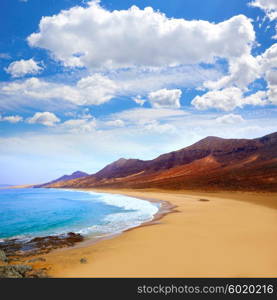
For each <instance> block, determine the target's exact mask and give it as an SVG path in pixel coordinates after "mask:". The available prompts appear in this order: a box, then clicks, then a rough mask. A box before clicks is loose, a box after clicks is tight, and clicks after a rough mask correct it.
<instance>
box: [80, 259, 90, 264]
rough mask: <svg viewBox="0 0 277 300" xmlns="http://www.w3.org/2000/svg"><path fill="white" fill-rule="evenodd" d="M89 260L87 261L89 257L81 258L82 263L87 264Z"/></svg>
mask: <svg viewBox="0 0 277 300" xmlns="http://www.w3.org/2000/svg"><path fill="white" fill-rule="evenodd" d="M87 262H88V261H87V259H86V258H81V259H80V263H81V264H86V263H87Z"/></svg>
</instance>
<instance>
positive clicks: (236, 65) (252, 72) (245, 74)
mask: <svg viewBox="0 0 277 300" xmlns="http://www.w3.org/2000/svg"><path fill="white" fill-rule="evenodd" d="M260 72H261V67H260V65H259V63H258V61H257V59H256V58H255V57H253V56H252V55H249V54H248V55H242V56H241V57H239V58H236V59H231V60H230V62H229V74H228V75H226V76H223V77H222V78H220V79H219V80H218V81H210V80H209V81H206V82H204V87H206V88H208V89H221V88H225V87H231V86H236V87H239V88H241V89H246V88H247V86H248V85H249V84H250V83H252V82H253V81H254V80H256V79H257V78H259V77H260V75H261V73H260Z"/></svg>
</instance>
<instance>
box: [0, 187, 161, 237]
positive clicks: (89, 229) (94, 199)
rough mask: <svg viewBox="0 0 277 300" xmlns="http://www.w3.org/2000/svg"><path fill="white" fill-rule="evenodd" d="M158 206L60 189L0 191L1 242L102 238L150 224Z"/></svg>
mask: <svg viewBox="0 0 277 300" xmlns="http://www.w3.org/2000/svg"><path fill="white" fill-rule="evenodd" d="M157 211H158V205H156V204H152V203H150V202H148V201H144V200H140V199H135V198H131V197H127V196H122V195H113V194H102V193H94V192H80V191H72V190H59V189H3V190H0V239H3V238H13V237H17V238H26V237H33V236H45V235H55V234H61V233H66V232H78V233H81V234H84V235H92V236H103V235H106V234H111V233H115V232H121V231H123V230H125V229H128V228H131V227H134V226H137V225H139V224H141V223H142V222H145V221H149V220H151V219H152V218H153V215H154V214H155V213H156V212H157Z"/></svg>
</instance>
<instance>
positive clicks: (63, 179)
mask: <svg viewBox="0 0 277 300" xmlns="http://www.w3.org/2000/svg"><path fill="white" fill-rule="evenodd" d="M88 175H89V174H87V173H85V172H81V171H76V172H74V173H72V174H71V175H63V176H61V177H59V178H57V179H55V180H53V181H50V182H47V183H43V184H39V185H35V186H34V187H35V188H41V187H48V186H50V185H52V184H56V183H59V182H66V181H68V180H72V179H77V178H82V177H85V176H88Z"/></svg>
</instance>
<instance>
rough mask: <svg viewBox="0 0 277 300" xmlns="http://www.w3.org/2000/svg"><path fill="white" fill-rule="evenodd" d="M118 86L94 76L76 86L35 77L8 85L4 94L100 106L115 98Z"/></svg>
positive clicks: (97, 75) (104, 78)
mask: <svg viewBox="0 0 277 300" xmlns="http://www.w3.org/2000/svg"><path fill="white" fill-rule="evenodd" d="M116 89H117V87H116V84H115V83H114V82H113V81H112V80H110V79H109V78H107V77H104V76H102V75H100V74H94V75H91V76H88V77H85V78H82V79H80V80H79V81H78V82H77V83H76V85H72V86H71V85H65V84H60V83H53V82H47V81H44V80H41V79H38V78H35V77H32V78H29V79H26V80H25V81H21V82H11V83H7V84H6V85H4V86H3V87H2V89H1V90H2V92H4V93H5V94H9V95H20V96H27V97H31V98H35V99H36V98H37V99H63V100H66V101H69V102H71V103H74V104H76V105H99V104H102V103H104V102H107V101H109V100H110V99H111V98H113V97H114V93H115V92H116Z"/></svg>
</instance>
